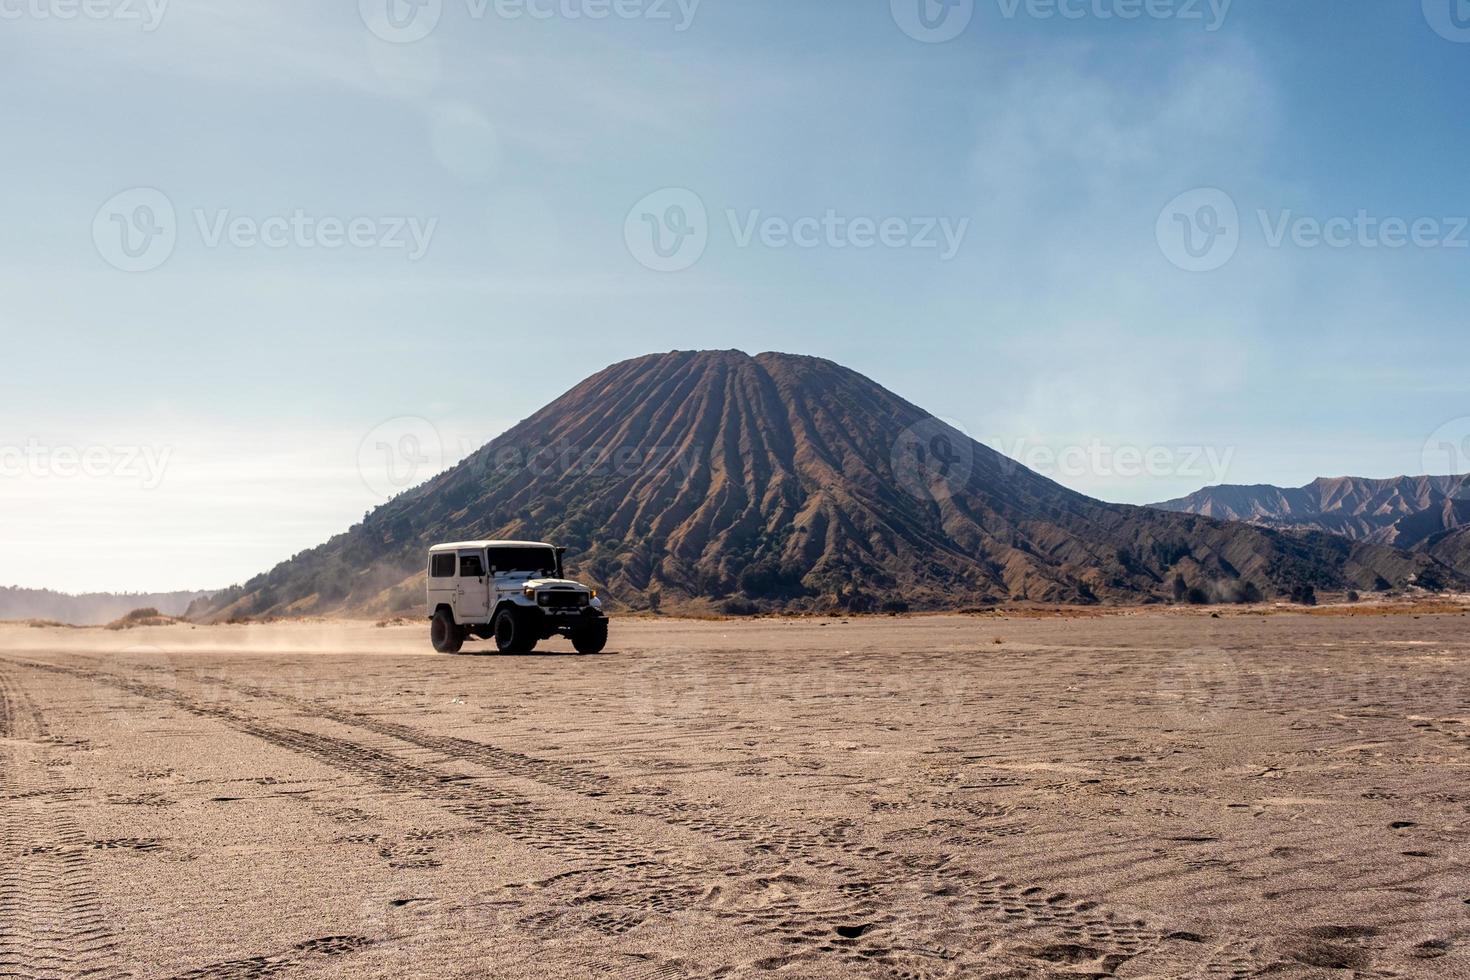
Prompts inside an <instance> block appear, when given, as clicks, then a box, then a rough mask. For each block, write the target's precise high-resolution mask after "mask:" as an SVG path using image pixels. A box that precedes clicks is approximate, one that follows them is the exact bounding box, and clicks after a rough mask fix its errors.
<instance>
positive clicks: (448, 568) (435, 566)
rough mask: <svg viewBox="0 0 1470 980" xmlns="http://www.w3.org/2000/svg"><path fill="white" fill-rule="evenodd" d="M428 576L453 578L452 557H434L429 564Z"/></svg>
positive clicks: (445, 555)
mask: <svg viewBox="0 0 1470 980" xmlns="http://www.w3.org/2000/svg"><path fill="white" fill-rule="evenodd" d="M429 575H430V576H432V577H433V578H454V555H452V554H443V555H434V556H433V557H432V560H431V561H430V563H429Z"/></svg>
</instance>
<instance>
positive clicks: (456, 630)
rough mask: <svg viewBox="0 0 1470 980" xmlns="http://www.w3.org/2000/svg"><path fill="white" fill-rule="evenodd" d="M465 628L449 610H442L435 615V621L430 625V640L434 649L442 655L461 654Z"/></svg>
mask: <svg viewBox="0 0 1470 980" xmlns="http://www.w3.org/2000/svg"><path fill="white" fill-rule="evenodd" d="M464 638H465V631H464V627H462V626H460V625H459V624H458V623H456V622H455V621H454V615H453V614H452V613H450V611H449V610H448V609H441V610H439V611H438V612H436V613H434V621H433V622H432V623H430V624H429V640H430V641H431V642H432V643H433V644H434V649H435V650H437V651H439V652H440V653H459V651H460V648H462V647H463V646H464Z"/></svg>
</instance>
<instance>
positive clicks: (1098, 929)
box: [145, 668, 1270, 977]
mask: <svg viewBox="0 0 1470 980" xmlns="http://www.w3.org/2000/svg"><path fill="white" fill-rule="evenodd" d="M145 669H151V668H145ZM198 680H200V681H201V682H203V683H207V684H209V685H211V686H217V687H222V688H225V689H228V690H232V691H234V692H236V693H239V694H242V695H244V696H246V697H249V698H253V699H258V700H262V701H267V702H274V703H276V704H280V705H284V706H287V707H290V708H292V709H293V710H295V711H297V712H299V713H301V714H303V715H305V716H308V717H313V718H319V719H322V720H327V721H331V722H334V723H337V724H339V725H342V726H345V727H348V728H356V729H359V730H363V731H367V732H371V733H373V734H375V735H379V736H383V737H388V738H392V739H395V740H397V741H401V742H404V743H406V744H409V745H412V746H415V747H417V748H420V749H425V750H429V751H433V752H436V753H439V754H441V755H443V756H446V757H449V758H453V759H458V760H462V761H466V762H471V763H474V764H477V765H480V766H483V767H485V768H487V769H490V770H492V771H495V772H498V773H501V774H504V775H507V776H513V777H518V778H522V779H527V780H531V781H533V782H536V783H538V784H540V785H544V786H547V787H550V788H553V789H557V790H561V791H564V792H570V793H574V794H576V795H579V796H583V797H585V798H588V799H592V800H605V799H606V798H608V797H614V798H619V797H621V798H627V797H628V796H629V794H628V793H627V790H626V788H625V787H623V786H622V785H621V783H620V782H619V780H617V779H616V778H614V777H612V776H609V775H607V774H603V773H597V772H593V771H590V770H587V769H584V768H580V767H577V766H570V765H566V764H562V763H559V762H556V761H555V760H548V759H541V758H536V757H533V756H528V755H525V754H523V753H519V752H515V751H512V750H509V749H505V748H502V747H498V746H495V745H491V744H488V743H484V742H478V741H473V740H469V739H464V738H459V737H455V736H446V735H435V734H432V733H429V732H425V731H423V730H421V729H417V728H414V727H412V726H408V725H404V724H401V723H397V722H392V721H387V720H384V719H381V718H378V717H374V716H371V715H365V714H361V713H357V712H353V711H350V710H346V709H342V708H338V707H334V706H331V705H326V704H322V703H320V702H318V701H309V700H306V699H303V698H298V697H294V696H291V695H286V694H280V693H277V692H274V691H271V690H269V689H267V688H261V687H257V686H253V685H248V684H241V683H237V682H233V681H230V680H228V679H225V678H221V677H219V676H218V675H213V674H203V675H200V676H199V677H198ZM612 813H613V814H614V815H625V816H641V817H647V818H652V819H656V820H659V821H662V822H663V823H665V824H667V825H670V826H674V827H679V828H682V829H684V830H687V831H690V832H692V833H694V834H696V835H700V836H703V837H706V838H713V839H715V840H719V841H723V842H729V843H735V844H737V845H739V846H741V847H742V848H744V849H745V850H746V852H747V854H748V855H751V856H754V857H766V858H774V859H777V860H778V861H780V862H783V863H785V864H790V863H797V864H800V865H804V866H805V867H808V868H811V869H813V870H816V871H819V872H822V873H825V874H827V875H831V876H834V877H835V878H837V879H838V884H837V886H836V888H835V889H832V890H831V891H832V894H831V895H830V896H829V897H830V898H831V899H832V901H830V902H827V901H823V902H820V903H818V904H819V906H820V907H819V908H811V907H810V903H809V902H808V903H807V905H806V906H803V903H801V902H795V901H792V900H791V899H790V898H782V899H778V900H777V901H775V902H774V903H773V904H771V905H770V906H768V907H763V908H761V909H758V910H755V911H738V910H731V911H733V913H734V916H735V918H736V921H738V922H740V923H741V925H742V926H744V927H746V928H748V929H751V930H753V931H756V932H761V933H766V934H771V935H774V936H775V937H777V938H778V939H779V941H780V942H781V943H782V944H783V945H785V946H787V947H788V948H792V949H794V950H796V951H797V956H796V957H794V958H806V957H808V956H816V955H823V954H835V955H837V956H838V958H840V959H843V960H846V961H849V962H854V963H865V964H870V965H873V966H877V967H880V968H883V969H884V971H885V972H887V973H889V974H890V975H892V976H896V977H928V976H944V975H948V974H949V973H951V972H953V971H955V970H958V969H962V968H963V964H965V962H966V961H967V960H970V959H972V958H973V956H972V955H967V954H973V953H974V952H975V951H976V950H977V949H979V950H983V951H985V953H986V955H988V956H989V960H988V961H987V962H988V965H990V966H992V967H993V966H995V965H996V961H998V960H1004V961H1014V962H1015V963H1016V964H1017V965H1018V966H1024V967H1030V968H1034V967H1038V966H1042V967H1044V968H1046V969H1061V968H1064V969H1066V970H1068V971H1069V972H1076V971H1081V972H1089V971H1090V972H1093V973H1095V974H1096V975H1107V974H1111V973H1112V972H1113V971H1114V970H1116V969H1117V968H1118V967H1119V966H1121V965H1122V964H1123V963H1126V962H1129V961H1130V960H1134V959H1136V958H1138V957H1141V956H1149V957H1151V958H1152V961H1153V968H1154V969H1155V970H1156V971H1160V970H1161V971H1163V972H1156V973H1155V975H1158V976H1171V975H1172V976H1184V975H1194V974H1198V973H1204V974H1207V975H1208V974H1211V973H1214V972H1217V971H1219V970H1220V968H1221V967H1222V966H1224V964H1223V963H1221V962H1218V960H1220V959H1228V960H1229V961H1231V963H1230V969H1228V970H1226V971H1224V972H1228V973H1231V974H1233V973H1236V972H1237V971H1238V970H1239V969H1240V968H1241V964H1240V962H1239V954H1238V946H1236V944H1234V943H1228V942H1227V943H1220V944H1215V943H1211V942H1210V941H1209V940H1208V939H1207V937H1203V936H1197V935H1193V934H1189V933H1181V932H1165V931H1163V930H1161V929H1158V928H1156V927H1153V926H1150V925H1149V924H1148V923H1147V922H1145V921H1143V920H1142V919H1139V918H1136V917H1130V916H1127V915H1124V914H1122V913H1119V912H1117V911H1115V910H1110V909H1107V908H1104V907H1102V906H1101V905H1100V904H1099V903H1096V902H1093V901H1089V900H1087V899H1085V898H1078V897H1074V896H1071V895H1068V894H1065V893H1062V892H1058V891H1054V890H1048V889H1045V888H1042V887H1040V886H1039V885H1034V884H1029V883H1023V882H1015V881H1010V880H1008V879H1005V878H1003V877H1000V876H996V875H987V874H985V873H983V872H980V871H976V870H974V869H972V868H969V867H966V866H964V865H961V864H959V863H958V862H954V861H952V860H951V859H949V858H944V859H934V858H930V857H923V856H913V855H904V854H901V853H899V852H896V851H893V850H889V849H886V848H880V847H874V846H871V845H867V844H864V843H862V842H861V841H858V840H855V839H850V838H849V836H848V835H846V834H844V833H843V832H842V828H829V829H828V831H826V832H821V831H814V830H811V829H807V828H793V827H789V826H785V825H783V824H781V823H779V822H778V821H774V820H770V819H768V818H765V817H751V816H744V815H738V814H731V813H727V812H724V811H723V810H721V808H720V807H718V806H717V805H713V804H691V803H688V802H685V801H680V800H677V799H674V798H670V797H659V798H647V797H635V799H634V801H633V802H631V803H629V804H626V805H622V806H619V807H617V808H615V809H613V810H612ZM512 836H513V835H512ZM624 836H625V837H626V834H624ZM533 846H534V845H533ZM780 870H782V869H781V868H780V867H777V868H775V869H766V870H765V871H764V872H761V871H757V872H755V874H756V880H757V883H759V882H760V881H770V880H777V879H779V877H780V874H779V872H780ZM705 873H718V874H721V875H724V876H726V877H735V876H738V875H740V874H742V873H743V874H744V876H745V877H750V875H751V872H749V871H743V872H742V871H740V870H737V869H729V868H727V869H723V870H720V871H713V870H712V871H709V872H705ZM762 874H764V877H761V875H762ZM598 877H601V876H598ZM598 888H599V889H601V890H605V889H607V888H614V889H616V885H615V884H613V883H610V882H607V881H606V880H603V881H601V882H599V884H598ZM699 891H700V889H698V888H695V889H689V890H686V891H684V893H683V894H679V890H675V891H674V892H673V893H665V894H663V895H660V896H658V898H660V899H663V900H670V899H672V900H674V901H679V900H683V901H688V900H689V899H690V898H692V897H694V895H696V894H697V893H698V892H699ZM898 897H904V898H907V899H909V900H910V903H909V904H914V905H917V906H918V912H917V913H916V914H900V913H894V912H892V911H889V910H890V909H892V908H895V907H899V906H900V905H901V904H902V903H896V902H895V901H894V899H895V898H898ZM624 898H625V899H626V901H627V902H628V903H631V902H633V901H635V900H636V898H637V896H635V895H626V896H624ZM915 898H917V899H918V901H917V902H914V901H913V900H914V899H915ZM637 921H638V917H637V916H634V917H632V919H631V920H630V919H629V918H628V917H626V916H625V917H623V919H621V920H620V921H616V922H613V923H611V924H609V928H608V929H607V931H610V932H613V933H620V932H623V931H626V930H627V929H629V928H632V927H634V926H636V925H637ZM987 922H988V923H989V925H988V926H986V925H982V923H987ZM1227 948H1229V949H1230V950H1231V952H1230V953H1229V954H1226V955H1225V956H1217V955H1216V951H1220V952H1223V951H1224V950H1225V949H1227ZM777 959H778V960H779V958H777ZM769 965H776V961H773V962H772V963H771V964H769ZM1269 966H1270V960H1269V959H1268V958H1264V957H1263V958H1260V959H1259V961H1257V962H1252V963H1249V964H1248V965H1247V966H1246V967H1245V968H1246V969H1247V970H1249V969H1256V970H1265V969H1267V968H1268V967H1269Z"/></svg>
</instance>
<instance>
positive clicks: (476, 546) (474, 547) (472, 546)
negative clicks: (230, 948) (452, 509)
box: [429, 541, 551, 554]
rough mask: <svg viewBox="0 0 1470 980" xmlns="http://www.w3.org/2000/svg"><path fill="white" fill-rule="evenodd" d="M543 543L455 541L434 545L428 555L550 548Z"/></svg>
mask: <svg viewBox="0 0 1470 980" xmlns="http://www.w3.org/2000/svg"><path fill="white" fill-rule="evenodd" d="M550 547H551V545H549V544H547V543H546V542H545V541H456V542H454V543H453V544H436V545H434V547H432V548H430V549H429V553H430V554H433V553H434V552H436V551H478V550H480V549H481V548H550Z"/></svg>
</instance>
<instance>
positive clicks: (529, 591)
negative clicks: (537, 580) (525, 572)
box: [521, 585, 536, 599]
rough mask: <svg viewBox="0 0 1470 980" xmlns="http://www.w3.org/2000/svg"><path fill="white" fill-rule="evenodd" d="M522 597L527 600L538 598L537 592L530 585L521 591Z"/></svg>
mask: <svg viewBox="0 0 1470 980" xmlns="http://www.w3.org/2000/svg"><path fill="white" fill-rule="evenodd" d="M521 595H523V596H525V597H526V598H527V599H534V598H536V590H535V589H533V588H531V587H530V586H529V585H528V586H526V587H525V588H524V589H522V590H521Z"/></svg>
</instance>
